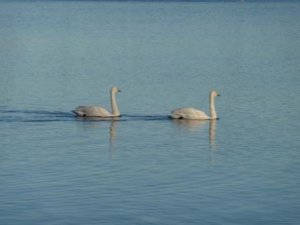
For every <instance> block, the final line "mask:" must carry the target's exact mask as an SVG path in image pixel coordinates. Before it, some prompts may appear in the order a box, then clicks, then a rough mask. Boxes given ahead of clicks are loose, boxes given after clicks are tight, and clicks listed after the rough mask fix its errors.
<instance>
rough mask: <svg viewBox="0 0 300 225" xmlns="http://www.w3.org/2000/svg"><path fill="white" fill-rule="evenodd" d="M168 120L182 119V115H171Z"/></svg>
mask: <svg viewBox="0 0 300 225" xmlns="http://www.w3.org/2000/svg"><path fill="white" fill-rule="evenodd" d="M169 118H170V119H183V118H184V117H183V115H181V114H177V113H173V114H171V115H170V116H169Z"/></svg>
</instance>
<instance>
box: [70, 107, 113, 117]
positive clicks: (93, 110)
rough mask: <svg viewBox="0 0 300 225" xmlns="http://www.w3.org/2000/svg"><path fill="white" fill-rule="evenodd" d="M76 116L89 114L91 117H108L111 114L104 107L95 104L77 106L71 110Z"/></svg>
mask: <svg viewBox="0 0 300 225" xmlns="http://www.w3.org/2000/svg"><path fill="white" fill-rule="evenodd" d="M72 112H73V113H75V114H76V115H77V116H91V117H110V116H112V114H111V113H110V112H108V111H107V110H106V109H104V108H102V107H97V106H78V107H77V108H76V109H75V110H73V111H72Z"/></svg>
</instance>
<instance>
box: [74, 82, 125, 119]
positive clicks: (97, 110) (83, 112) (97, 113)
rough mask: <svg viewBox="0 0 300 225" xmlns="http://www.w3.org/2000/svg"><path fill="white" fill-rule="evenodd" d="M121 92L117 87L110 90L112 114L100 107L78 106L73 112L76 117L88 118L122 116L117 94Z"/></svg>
mask: <svg viewBox="0 0 300 225" xmlns="http://www.w3.org/2000/svg"><path fill="white" fill-rule="evenodd" d="M118 92H121V90H120V89H118V88H116V87H112V88H111V90H110V101H111V110H112V112H111V113H110V112H108V111H107V110H106V109H104V108H102V107H99V106H78V107H77V108H76V109H75V110H73V111H72V112H73V113H75V115H76V116H83V117H84V116H88V117H104V118H107V117H119V116H121V114H120V111H119V108H118V105H117V102H116V97H115V94H116V93H118Z"/></svg>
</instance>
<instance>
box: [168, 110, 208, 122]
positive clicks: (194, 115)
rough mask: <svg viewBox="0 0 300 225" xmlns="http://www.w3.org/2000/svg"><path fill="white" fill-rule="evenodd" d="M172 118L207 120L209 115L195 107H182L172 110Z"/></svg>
mask: <svg viewBox="0 0 300 225" xmlns="http://www.w3.org/2000/svg"><path fill="white" fill-rule="evenodd" d="M171 118H172V119H189V120H207V119H209V116H207V115H206V114H205V113H204V112H202V111H200V110H198V109H194V108H180V109H175V110H173V111H172V112H171Z"/></svg>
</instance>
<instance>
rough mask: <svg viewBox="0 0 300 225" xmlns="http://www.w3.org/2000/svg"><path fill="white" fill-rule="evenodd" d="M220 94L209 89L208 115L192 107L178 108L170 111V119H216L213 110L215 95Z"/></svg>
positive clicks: (215, 113)
mask: <svg viewBox="0 0 300 225" xmlns="http://www.w3.org/2000/svg"><path fill="white" fill-rule="evenodd" d="M216 96H220V94H219V93H218V92H216V91H211V92H210V95H209V108H210V116H208V115H206V113H205V112H202V111H200V110H198V109H194V108H180V109H175V110H173V111H172V112H171V116H170V117H171V119H187V120H214V119H218V116H217V112H216V110H215V97H216Z"/></svg>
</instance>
